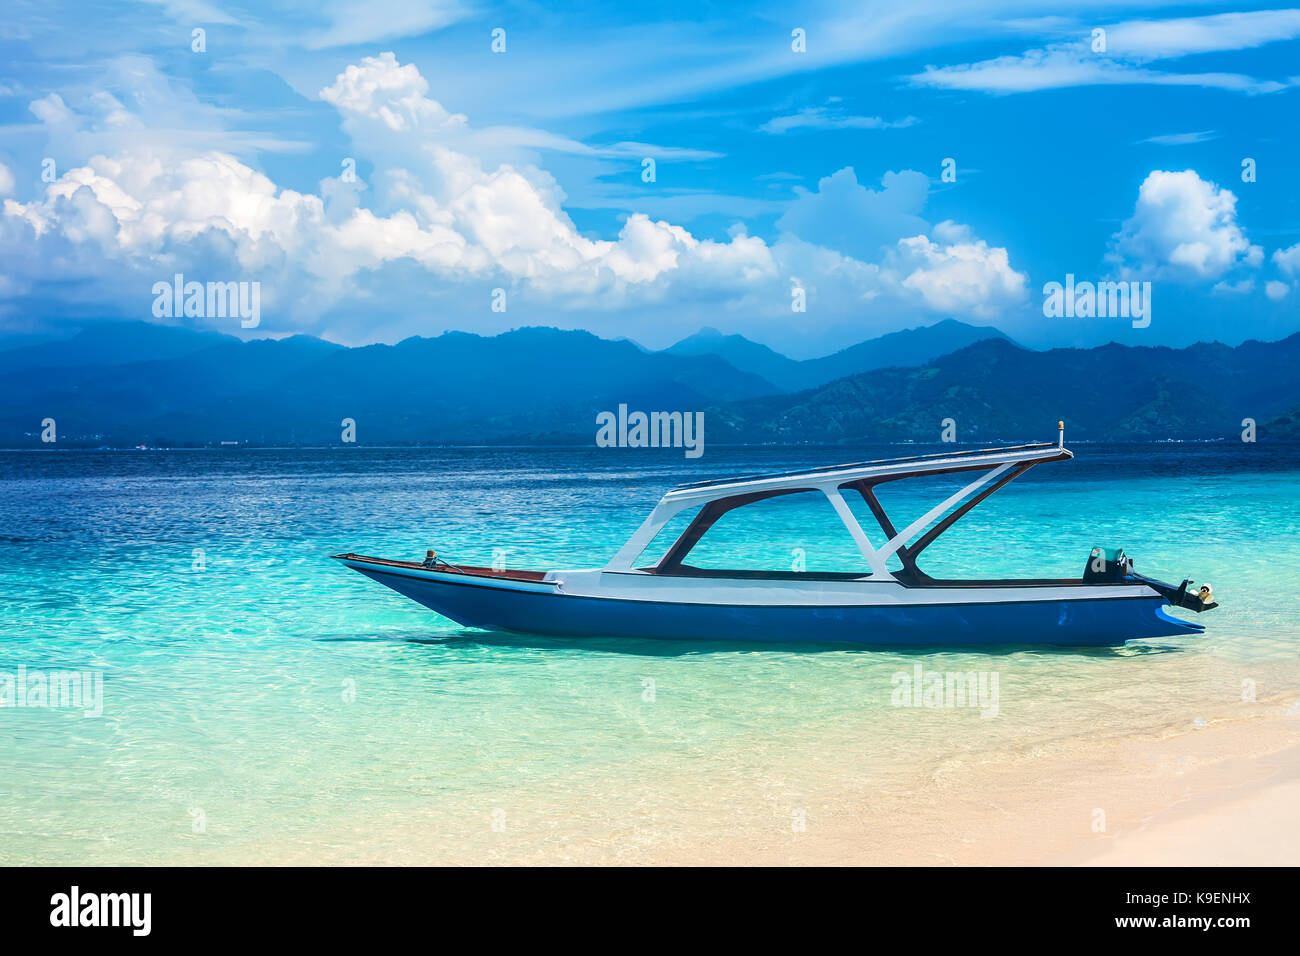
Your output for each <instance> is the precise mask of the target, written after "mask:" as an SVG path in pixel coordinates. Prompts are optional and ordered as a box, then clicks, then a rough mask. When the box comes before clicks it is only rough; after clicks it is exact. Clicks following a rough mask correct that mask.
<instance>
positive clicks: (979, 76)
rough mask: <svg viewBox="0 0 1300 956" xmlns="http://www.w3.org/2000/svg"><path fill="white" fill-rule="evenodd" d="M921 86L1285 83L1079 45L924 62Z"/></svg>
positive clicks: (1241, 89)
mask: <svg viewBox="0 0 1300 956" xmlns="http://www.w3.org/2000/svg"><path fill="white" fill-rule="evenodd" d="M911 80H912V82H913V83H915V84H917V85H920V86H933V87H940V88H943V89H951V90H978V91H981V92H985V93H1029V92H1034V91H1038V90H1054V89H1061V88H1063V87H1069V86H1133V85H1138V86H1201V87H1207V88H1211V89H1220V90H1230V91H1232V92H1238V93H1251V94H1257V93H1277V92H1279V91H1281V90H1284V89H1286V88H1287V87H1286V84H1285V83H1278V82H1276V81H1273V80H1258V79H1255V78H1254V77H1250V76H1245V75H1243V74H1240V73H1169V72H1163V71H1160V70H1152V69H1148V68H1146V67H1145V66H1141V65H1137V64H1133V63H1127V62H1123V61H1121V60H1116V59H1111V58H1109V57H1107V56H1104V55H1102V54H1096V53H1092V52H1091V51H1090V50H1089V49H1088V48H1087V47H1086V46H1083V45H1077V46H1076V45H1068V46H1059V47H1052V48H1049V49H1046V50H1028V51H1026V52H1025V53H1022V54H1020V55H1019V56H1000V57H997V58H995V59H992V60H981V61H980V62H978V63H964V64H959V65H957V66H945V67H933V66H929V67H926V69H925V70H924V72H922V73H918V74H916V75H915V76H913V77H911Z"/></svg>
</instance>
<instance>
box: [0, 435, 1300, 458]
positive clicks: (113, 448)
mask: <svg viewBox="0 0 1300 956" xmlns="http://www.w3.org/2000/svg"><path fill="white" fill-rule="evenodd" d="M1027 441H1028V439H1001V438H997V439H993V438H991V439H989V440H988V441H978V442H947V443H945V442H918V441H892V442H887V441H861V442H710V443H709V447H710V448H790V449H795V448H870V447H880V448H944V447H951V448H983V447H988V446H990V445H993V444H1004V443H1005V444H1021V443H1024V442H1027ZM1070 444H1071V445H1110V446H1126V445H1127V446H1159V447H1163V446H1166V445H1228V444H1234V441H1233V440H1232V439H1229V438H1222V437H1219V438H1148V439H1127V440H1096V439H1079V440H1075V441H1071V442H1070ZM1254 444H1258V445H1269V446H1279V447H1289V446H1296V445H1300V439H1291V438H1272V439H1263V438H1261V439H1260V440H1259V441H1258V442H1255V443H1254ZM361 449H365V450H368V451H413V450H414V451H419V450H426V451H427V450H435V449H440V450H448V451H454V450H464V451H473V450H479V451H493V450H497V449H501V450H507V449H515V450H523V451H528V450H540V449H548V450H574V451H577V450H593V451H596V450H599V451H604V450H606V449H598V448H597V447H596V445H595V444H594V443H591V442H526V443H525V442H521V443H510V442H505V443H500V444H497V443H492V444H459V443H431V444H427V445H423V444H405V445H390V444H378V445H370V444H363V443H361V442H356V443H354V444H342V443H338V444H332V445H256V444H243V443H240V444H235V445H216V444H203V445H148V446H139V445H78V444H72V443H66V444H65V443H62V442H60V443H59V444H58V445H57V446H55V447H50V446H48V445H32V446H26V445H11V446H6V447H0V452H38V453H54V452H65V451H77V452H142V451H145V452H155V451H336V450H337V451H348V450H361ZM651 450H653V451H663V452H665V453H672V452H675V451H677V450H676V449H672V448H664V449H620V451H622V452H624V453H627V454H636V453H637V452H639V451H651Z"/></svg>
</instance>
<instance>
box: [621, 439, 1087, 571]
mask: <svg viewBox="0 0 1300 956" xmlns="http://www.w3.org/2000/svg"><path fill="white" fill-rule="evenodd" d="M1072 457H1074V456H1073V455H1072V454H1071V453H1070V452H1069V451H1068V450H1066V448H1065V447H1064V441H1062V442H1061V443H1060V444H1058V445H1051V444H1044V445H1022V446H1015V447H1012V448H1005V449H984V450H981V451H978V452H958V453H955V454H953V455H950V456H929V457H927V458H899V459H892V460H886V461H881V462H866V463H863V464H860V465H843V466H838V467H835V468H829V469H824V470H821V471H811V472H797V473H784V474H777V475H760V476H756V477H753V478H743V479H733V480H724V481H718V482H704V483H701V484H698V485H687V486H683V487H680V488H677V489H674V490H673V491H670V492H668V493H667V494H666V495H664V496H663V498H662V499H661V500H660V501H659V504H658V505H657V506H656V507H655V509H654V510H653V511H652V512H651V513H650V515H649V516H648V517H647V518H646V519H645V521H643V522H642V523H641V526H640V527H639V528H637V530H636V531H635V532H634V533H633V534H632V536H631V537H630V538H629V539H628V540H627V543H626V544H624V545H623V547H622V548H620V549H619V551H618V553H617V554H615V555H614V557H613V558H612V559H610V561H609V563H608V564H607V565H605V567H604V569H603V570H604V571H606V572H615V573H637V574H656V573H668V574H671V573H673V572H672V571H665V570H664V568H665V565H666V563H668V562H670V560H671V559H672V558H673V556H674V552H675V551H677V550H679V548H680V547H681V546H682V543H683V541H685V540H687V539H688V536H693V537H692V538H691V540H690V542H689V544H688V545H686V546H685V551H683V552H682V553H681V554H678V555H676V558H677V560H678V561H680V559H681V558H682V557H684V556H685V554H686V553H687V552H689V550H690V548H691V547H694V545H695V543H696V541H698V540H699V538H700V537H701V536H702V535H703V534H705V533H707V530H708V526H711V524H712V521H713V520H716V518H717V517H719V516H720V514H721V513H725V511H729V510H732V509H733V508H736V507H744V506H745V505H746V504H748V503H750V502H752V501H758V500H762V499H765V498H769V497H774V496H777V495H783V494H786V493H791V492H796V491H813V490H815V491H820V492H822V494H824V495H825V496H826V499H827V500H828V501H829V502H830V504H831V507H832V508H833V509H834V510H835V513H836V514H837V515H838V516H839V519H840V521H841V523H842V524H843V525H844V527H845V529H846V530H847V531H848V533H849V535H850V537H852V539H853V542H854V544H855V545H856V546H857V548H858V551H859V552H860V553H861V555H862V557H863V560H864V561H865V562H866V565H867V569H868V573H867V574H864V575H863V577H870V578H871V579H872V580H883V581H895V580H897V578H896V577H895V575H894V573H893V572H892V571H890V570H889V568H888V562H889V559H890V558H891V557H893V556H894V555H900V557H901V556H903V554H905V553H906V549H907V546H908V544H909V543H910V542H911V541H912V540H913V539H914V538H916V537H917V536H918V535H921V534H923V533H925V531H926V529H927V528H929V527H930V526H931V525H932V524H934V523H935V522H936V521H939V520H940V519H942V518H944V516H945V515H947V514H949V512H952V511H953V510H954V509H960V508H963V507H965V508H966V509H967V510H968V509H969V507H973V506H974V504H977V503H978V501H979V500H982V498H983V497H984V496H987V494H989V493H991V491H993V490H996V487H1000V486H1001V484H1005V483H1006V482H1007V481H1010V480H1011V479H1012V478H1015V477H1016V476H1018V475H1019V474H1022V473H1023V472H1024V471H1026V470H1027V469H1028V468H1029V467H1031V466H1032V465H1035V464H1038V463H1040V462H1044V461H1061V460H1064V459H1068V458H1072ZM961 471H980V472H981V474H980V475H979V477H977V478H976V479H975V480H974V481H971V482H969V483H968V484H967V485H965V487H963V488H962V489H961V490H959V491H957V492H956V493H954V494H952V495H949V496H948V497H947V498H945V499H944V500H943V501H941V502H940V503H939V504H937V505H935V506H934V507H933V508H931V509H930V510H929V511H927V512H926V513H925V514H923V515H922V516H921V517H919V518H917V519H916V520H915V521H913V522H912V523H911V524H909V525H908V526H907V527H906V528H904V529H903V530H902V531H898V532H896V533H894V534H892V535H891V536H890V537H889V539H888V540H887V541H886V542H885V543H884V544H883V545H882V546H881V547H880V548H876V547H875V546H873V545H872V543H871V541H870V539H869V538H868V537H867V535H866V533H865V532H864V531H863V530H862V526H861V524H859V523H858V520H857V517H856V516H855V515H854V513H853V511H852V509H850V507H849V505H848V503H847V502H845V500H844V496H843V494H842V493H841V488H842V487H843V486H845V485H852V484H854V483H855V482H864V481H865V482H866V483H867V485H868V487H869V486H871V485H874V484H878V483H880V482H883V481H891V480H897V479H901V478H911V477H916V476H919V475H926V474H947V473H954V472H961ZM976 495H978V496H979V497H977V498H975V499H974V500H969V501H968V499H971V498H972V496H976ZM736 499H744V500H740V501H736V503H735V504H733V505H732V506H731V508H727V509H723V510H721V511H719V509H714V511H715V514H714V515H713V517H711V518H710V519H708V524H707V525H706V526H705V528H704V530H703V531H697V530H696V528H697V525H699V523H700V522H701V518H702V517H703V516H704V515H705V511H706V510H707V509H706V507H705V506H708V505H710V504H713V503H715V502H719V503H721V502H728V501H733V500H736ZM963 502H966V504H965V505H963ZM693 507H699V508H700V509H701V510H700V513H699V514H697V515H696V517H695V518H694V519H693V520H692V521H691V522H690V524H688V525H687V527H686V528H685V529H683V531H682V533H681V534H680V535H678V537H677V538H676V540H674V542H673V544H672V545H671V546H670V547H669V548H668V549H667V550H666V551H665V552H664V554H663V556H662V557H660V559H659V560H658V561H657V562H656V563H655V564H654V565H653V566H651V567H647V568H637V567H635V566H634V565H635V564H636V562H637V560H638V559H639V558H640V557H641V555H642V554H643V553H644V552H645V550H646V548H647V547H649V546H650V544H651V542H652V541H654V539H655V538H656V537H657V536H658V535H659V533H660V532H661V531H662V530H663V529H664V527H665V526H666V525H667V524H668V522H669V521H671V520H672V519H673V518H675V517H676V516H677V515H678V514H680V513H681V512H683V511H685V510H687V509H688V508H693ZM882 514H883V513H882ZM882 514H877V518H878V520H881V528H882V530H884V531H885V533H886V534H889V533H890V525H889V523H888V518H887V516H885V517H882ZM926 543H928V542H926Z"/></svg>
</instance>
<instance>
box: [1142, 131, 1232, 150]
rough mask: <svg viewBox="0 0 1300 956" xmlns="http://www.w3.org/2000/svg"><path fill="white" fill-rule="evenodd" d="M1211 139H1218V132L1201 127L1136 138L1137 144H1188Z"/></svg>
mask: <svg viewBox="0 0 1300 956" xmlns="http://www.w3.org/2000/svg"><path fill="white" fill-rule="evenodd" d="M1212 139H1218V134H1217V133H1216V132H1215V131H1214V130H1212V129H1203V130H1200V131H1198V132H1195V133H1163V134H1161V135H1159V136H1148V137H1147V138H1146V139H1140V140H1138V145H1141V144H1143V143H1152V144H1154V145H1156V146H1189V145H1191V144H1192V143H1204V142H1207V141H1209V140H1212Z"/></svg>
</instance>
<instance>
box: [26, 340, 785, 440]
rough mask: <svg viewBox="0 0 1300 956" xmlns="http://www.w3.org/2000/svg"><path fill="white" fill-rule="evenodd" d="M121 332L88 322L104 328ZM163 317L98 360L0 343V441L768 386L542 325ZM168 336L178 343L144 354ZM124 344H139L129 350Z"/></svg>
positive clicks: (458, 434) (375, 433)
mask: <svg viewBox="0 0 1300 956" xmlns="http://www.w3.org/2000/svg"><path fill="white" fill-rule="evenodd" d="M121 331H122V329H121V328H120V327H119V328H118V329H117V330H109V331H107V332H104V331H102V330H97V329H94V330H88V332H91V334H92V335H95V336H103V335H105V334H107V335H108V336H109V338H110V339H111V338H112V335H113V334H115V333H116V332H121ZM176 331H177V330H174V329H165V330H164V329H161V328H160V327H152V326H148V325H146V324H145V323H135V324H133V325H132V326H131V328H130V330H129V331H128V332H127V333H126V335H125V337H126V338H129V339H130V340H131V344H130V345H129V346H115V347H113V348H107V347H106V348H105V354H106V356H107V358H108V361H107V362H105V363H101V364H88V357H87V355H86V350H85V349H84V348H83V347H82V345H81V344H80V342H79V339H80V336H78V337H74V338H73V339H70V340H67V341H66V342H64V343H49V344H48V346H40V347H38V349H39V351H38V350H14V351H15V352H19V351H22V352H23V354H22V355H21V356H17V357H14V356H13V354H12V353H10V357H9V359H8V361H9V363H10V365H9V368H8V371H7V373H6V374H5V376H4V377H3V380H2V381H0V430H2V431H3V442H0V443H2V444H4V445H6V446H11V447H12V446H14V445H24V444H31V443H33V442H35V441H36V438H35V437H34V436H36V435H37V433H39V431H40V422H41V421H42V420H43V419H44V418H47V417H48V418H53V419H55V421H56V423H57V429H58V434H59V435H60V436H62V438H61V440H64V441H67V442H70V443H80V444H92V445H94V444H119V445H120V444H137V443H148V444H188V443H213V442H220V441H250V442H255V443H267V444H270V443H282V442H290V443H331V442H337V441H338V440H339V436H340V432H341V427H340V422H341V421H342V420H343V419H345V418H350V419H353V420H354V421H355V422H356V423H357V433H358V440H364V441H369V442H386V441H387V442H416V441H427V442H470V443H473V442H478V441H504V440H510V439H512V438H514V439H521V440H522V439H532V438H536V437H537V436H543V437H545V436H548V435H553V434H554V435H560V436H569V439H570V440H571V438H572V436H573V435H574V434H576V433H578V432H579V431H581V433H585V432H587V431H588V430H590V428H589V427H588V426H589V425H590V426H591V428H594V421H595V415H596V413H597V411H602V410H616V409H617V407H618V405H619V404H620V403H624V404H628V405H629V406H630V407H632V408H641V409H644V410H659V409H665V410H674V409H675V410H681V411H685V410H692V409H700V408H703V407H705V406H706V405H710V404H714V403H716V402H719V401H734V400H739V399H744V398H751V397H754V396H758V395H765V394H771V393H774V392H776V391H777V389H776V387H775V386H774V385H772V384H771V383H770V382H767V381H766V380H764V379H762V378H760V377H758V376H756V375H752V374H750V373H748V372H742V371H740V370H738V369H736V368H733V367H732V366H731V365H729V364H728V363H726V362H725V361H723V360H722V359H721V358H718V357H717V356H713V355H700V356H682V355H669V354H664V353H658V352H646V351H644V350H642V349H640V348H639V347H637V346H636V345H635V344H633V343H631V342H628V341H618V342H615V341H609V340H606V339H601V338H598V337H597V336H595V335H592V334H591V333H589V332H573V331H561V330H558V329H549V328H525V329H518V330H515V331H512V332H506V333H504V334H501V335H497V336H491V337H487V336H480V335H472V334H469V333H465V332H448V333H446V334H443V335H439V336H437V337H436V338H419V337H415V338H410V339H406V340H405V341H402V342H399V343H398V344H396V345H368V346H364V347H360V348H345V347H343V346H339V345H334V344H331V343H327V342H323V341H321V340H319V339H314V338H310V337H307V336H293V337H290V338H287V339H281V340H270V339H259V340H254V341H251V342H241V341H238V340H234V339H230V340H226V337H224V336H218V337H217V338H216V340H215V341H216V343H217V344H210V340H208V339H207V338H206V337H205V338H203V339H202V340H200V339H197V338H196V339H192V340H189V345H190V346H195V345H198V346H199V347H197V348H185V349H179V347H178V346H176V343H175V342H173V333H175V332H176ZM155 334H157V336H158V339H157V341H154V340H153V339H152V338H151V336H153V335H155ZM191 334H192V335H195V336H205V335H206V334H205V333H191ZM60 345H63V346H64V347H66V348H67V349H68V354H66V355H65V354H62V353H60V351H59V346H60ZM172 347H177V348H178V350H179V351H181V352H182V353H183V354H179V355H176V356H172V357H159V352H160V351H162V350H165V349H167V348H172ZM132 348H138V349H139V350H140V352H141V355H142V356H144V357H143V358H141V359H140V360H138V361H128V360H127V357H128V356H127V355H126V354H125V353H126V352H129V350H130V349H132ZM5 354H6V353H0V367H4V362H5V358H4V356H5ZM29 363H39V364H29Z"/></svg>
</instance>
